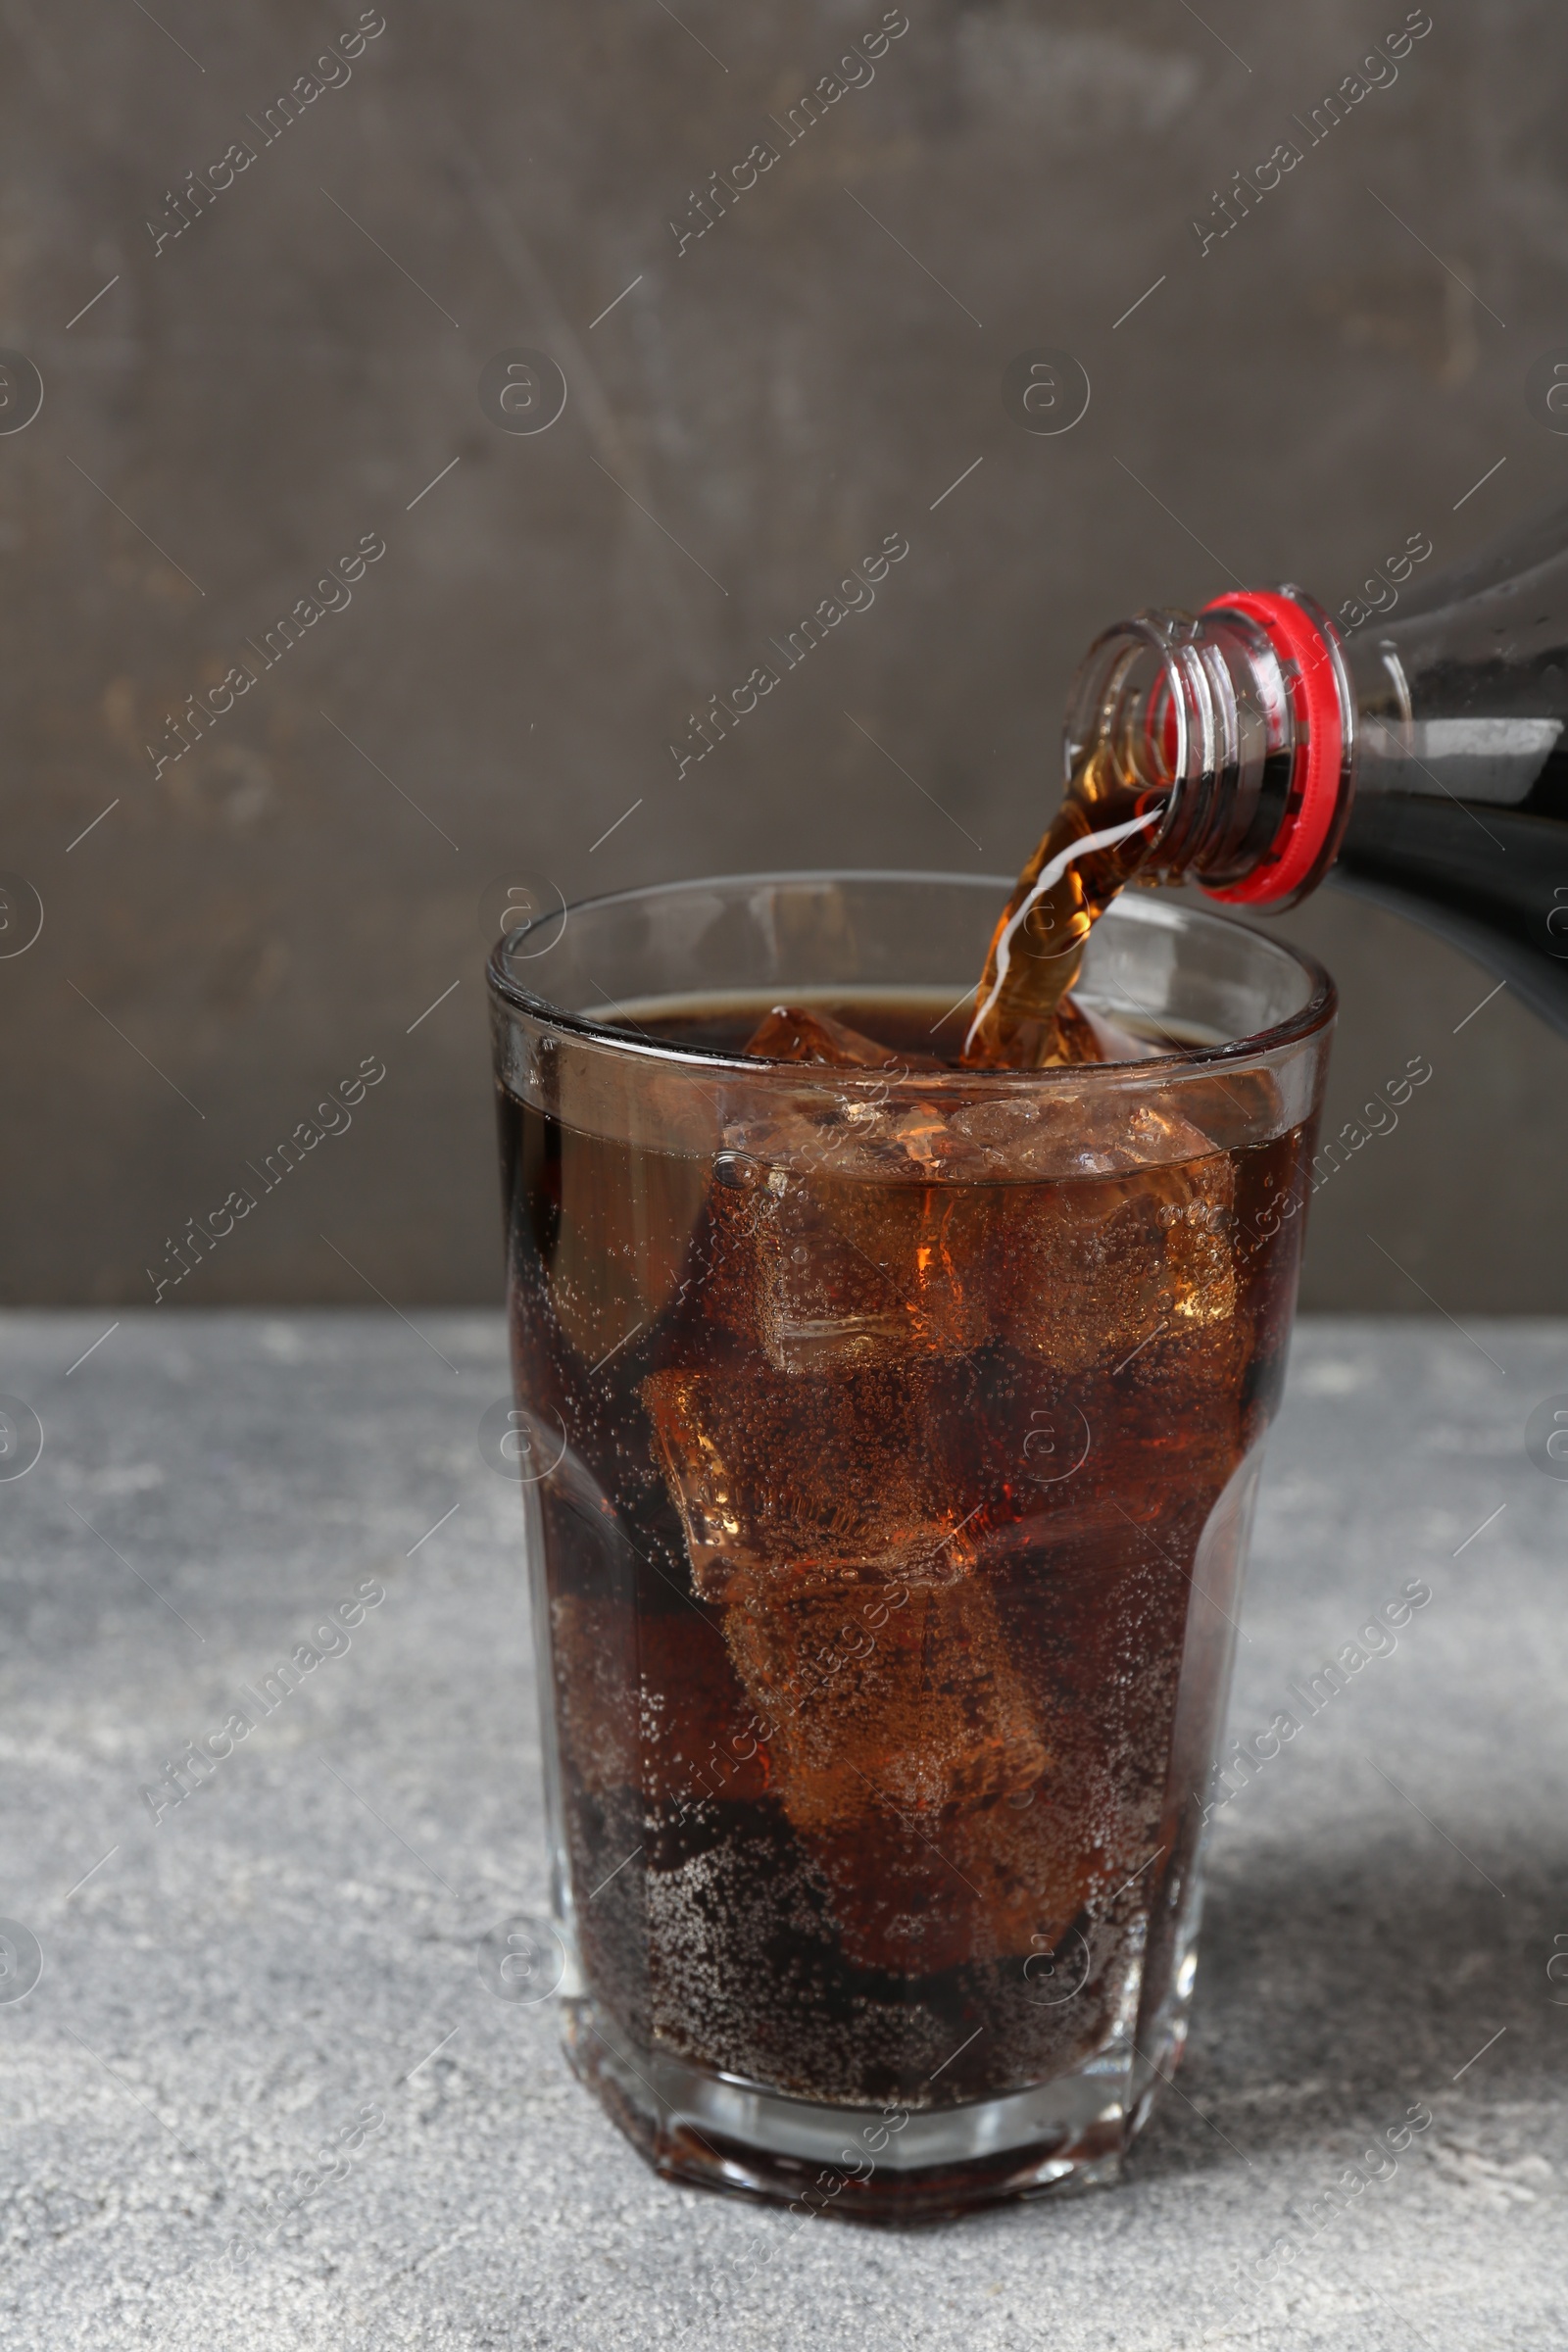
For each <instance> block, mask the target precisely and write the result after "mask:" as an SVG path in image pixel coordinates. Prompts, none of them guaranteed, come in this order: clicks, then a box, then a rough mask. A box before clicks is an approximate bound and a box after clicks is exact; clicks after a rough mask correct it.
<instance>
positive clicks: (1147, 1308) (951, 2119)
mask: <svg viewBox="0 0 1568 2352" xmlns="http://www.w3.org/2000/svg"><path fill="white" fill-rule="evenodd" d="M1007 889H1008V884H1007V883H1006V881H1005V880H991V879H986V878H976V877H973V876H952V875H927V874H898V873H839V874H834V873H826V874H821V873H810V874H777V875H759V876H743V877H736V878H731V879H723V880H716V881H701V882H689V883H680V884H671V885H662V886H660V887H657V888H653V889H648V890H639V891H632V892H628V893H625V894H622V895H620V896H618V897H613V898H606V899H600V900H597V901H594V902H591V903H589V904H587V905H585V906H579V907H572V908H571V909H569V911H567V910H564V909H562V908H561V907H557V908H556V911H555V912H554V913H553V914H552V913H540V914H538V915H536V916H535V917H534V918H533V919H532V920H530V921H528V922H526V923H523V924H522V925H521V926H520V927H518V928H516V929H515V930H513V931H512V932H511V933H510V934H509V935H508V936H507V937H506V938H504V939H503V940H502V941H501V943H500V944H499V945H498V947H497V948H496V950H495V952H494V954H493V956H492V957H491V963H490V985H491V1003H492V1007H493V1013H494V1029H495V1049H496V1073H497V1082H498V1096H499V1107H500V1121H501V1138H502V1156H503V1169H504V1192H505V1203H506V1218H507V1236H508V1276H509V1296H510V1314H511V1333H512V1350H513V1365H514V1373H515V1398H516V1401H515V1408H508V1439H507V1444H508V1446H510V1451H511V1458H512V1461H513V1464H514V1466H515V1474H516V1475H518V1476H519V1479H520V1484H521V1493H522V1496H523V1501H524V1544H525V1553H526V1559H527V1566H528V1573H529V1577H530V1580H531V1591H532V1599H533V1610H534V1627H535V1634H536V1642H537V1652H538V1666H539V1701H540V1709H541V1716H542V1722H543V1743H544V1751H545V1754H544V1764H545V1789H546V1803H547V1807H548V1817H549V1838H550V1849H551V1858H552V1868H553V1873H554V1901H555V1918H556V1930H557V1933H558V1934H559V1936H560V1939H561V1943H562V1947H563V1950H564V1955H565V1959H564V1971H565V1973H564V1982H563V1985H562V1992H563V1997H564V2006H565V2012H566V2020H567V2040H568V2047H569V2050H570V2054H571V2058H572V2062H573V2064H574V2065H575V2067H576V2069H577V2071H578V2073H579V2074H580V2075H581V2077H582V2078H583V2080H584V2081H585V2082H588V2083H590V2084H591V2085H592V2086H593V2088H594V2089H595V2091H596V2092H597V2093H598V2095H599V2096H600V2098H601V2099H602V2100H603V2102H604V2104H605V2105H606V2107H607V2108H608V2109H609V2111H610V2113H611V2114H612V2115H613V2118H614V2119H615V2121H616V2122H617V2123H618V2124H619V2125H620V2126H621V2128H622V2129H623V2130H624V2131H626V2133H627V2134H628V2135H629V2136H630V2138H631V2139H632V2140H633V2141H634V2142H635V2143H636V2145H637V2146H638V2147H639V2148H641V2149H642V2150H643V2151H644V2153H645V2154H646V2155H647V2156H648V2157H649V2158H650V2159H651V2160H652V2161H653V2162H654V2163H655V2164H656V2165H657V2166H658V2167H659V2168H660V2170H661V2171H662V2172H664V2173H666V2174H669V2175H672V2176H676V2177H679V2178H681V2179H684V2180H696V2181H703V2182H708V2183H711V2184H717V2185H725V2186H729V2187H734V2188H740V2189H745V2190H750V2191H752V2192H756V2193H761V2194H764V2195H768V2196H773V2197H777V2198H782V2199H786V2200H789V2201H792V2202H796V2203H798V2204H799V2206H800V2209H801V2210H802V2211H822V2210H828V2211H833V2212H837V2213H858V2214H862V2215H865V2216H867V2217H870V2218H883V2219H900V2220H902V2219H910V2218H916V2217H921V2216H930V2215H937V2214H946V2213H952V2212H954V2211H956V2210H957V2209H959V2208H961V2207H963V2206H966V2205H969V2204H973V2203H978V2202H983V2201H986V2200H991V2199H996V2198H1000V2197H1005V2196H1011V2195H1018V2194H1025V2193H1032V2192H1039V2191H1042V2190H1045V2189H1048V2188H1051V2187H1053V2186H1055V2185H1058V2184H1061V2183H1065V2182H1091V2181H1105V2180H1112V2179H1114V2178H1115V2177H1116V2175H1117V2173H1118V2170H1119V2168H1120V2165H1121V2162H1122V2159H1123V2156H1124V2154H1125V2151H1126V2149H1127V2147H1128V2145H1129V2143H1130V2141H1131V2139H1132V2137H1133V2135H1134V2133H1135V2132H1136V2131H1138V2129H1139V2128H1140V2126H1141V2125H1142V2124H1143V2122H1144V2120H1145V2118H1146V2117H1147V2115H1148V2113H1149V2111H1150V2107H1151V2103H1152V2099H1153V2097H1154V2095H1155V2094H1156V2092H1157V2091H1158V2090H1159V2088H1160V2087H1161V2084H1162V2082H1163V2080H1164V2078H1165V2077H1167V2076H1168V2075H1169V2074H1170V2073H1171V2071H1172V2069H1173V2067H1174V2066H1175V2065H1176V2063H1177V2061H1178V2059H1179V2056H1180V2053H1181V2048H1182V2044H1183V2040H1184V2036H1185V2032H1186V2021H1187V2015H1188V2008H1189V2004H1190V2001H1191V1998H1192V1991H1193V1981H1194V1973H1195V1968H1196V1962H1197V1939H1198V1928H1199V1912H1200V1905H1201V1850H1202V1830H1203V1821H1204V1817H1205V1813H1206V1810H1207V1808H1206V1806H1205V1802H1204V1790H1205V1786H1206V1784H1207V1782H1208V1780H1209V1777H1210V1773H1211V1768H1212V1765H1213V1760H1214V1755H1215V1749H1216V1743H1217V1740H1218V1738H1219V1734H1220V1731H1221V1728H1222V1725H1223V1719H1224V1709H1225V1701H1226V1691H1227V1685H1228V1680H1229V1675H1230V1667H1231V1656H1232V1647H1233V1643H1234V1640H1235V1635H1236V1616H1237V1611H1238V1608H1239V1605H1240V1604H1239V1585H1240V1580H1241V1575H1242V1569H1243V1560H1244V1553H1245V1550H1246V1544H1247V1535H1248V1527H1249V1522H1250V1512H1251V1507H1252V1500H1253V1495H1254V1492H1255V1489H1256V1485H1257V1477H1258V1470H1259V1464H1260V1459H1261V1452H1262V1446H1263V1441H1264V1436H1265V1433H1266V1431H1267V1427H1268V1423H1269V1420H1270V1417H1271V1415H1272V1413H1273V1410H1274V1406H1275V1403H1276V1400H1277V1398H1278V1396H1279V1391H1280V1385H1281V1380H1282V1376H1283V1372H1284V1365H1285V1353H1286V1346H1287V1341H1288V1337H1289V1331H1290V1323H1291V1317H1292V1312H1293V1309H1294V1303H1295V1294H1296V1282H1297V1269H1298V1263H1299V1253H1300V1243H1301V1232H1302V1224H1303V1215H1302V1210H1303V1205H1304V1199H1305V1190H1306V1184H1307V1179H1308V1168H1309V1162H1310V1157H1311V1152H1312V1141H1313V1129H1314V1123H1315V1120H1316V1117H1317V1113H1318V1108H1319V1104H1320V1101H1321V1096H1322V1089H1323V1082H1324V1075H1325V1069H1326V1064H1327V1058H1328V1049H1329V1041H1330V1035H1331V1031H1332V1027H1333V1021H1334V1009H1335V999H1334V990H1333V984H1332V982H1331V981H1330V980H1329V978H1328V976H1327V974H1326V973H1325V972H1323V971H1322V969H1321V968H1320V967H1319V966H1318V965H1317V964H1315V963H1313V962H1312V961H1311V960H1310V959H1309V958H1308V957H1306V956H1302V955H1300V954H1299V952H1297V951H1296V950H1295V949H1293V948H1291V947H1288V946H1286V945H1285V944H1284V943H1283V942H1282V941H1279V940H1277V939H1273V938H1269V937H1266V936H1264V935H1262V934H1260V933H1258V932H1255V931H1252V930H1250V929H1247V928H1245V927H1243V926H1242V925H1240V924H1239V923H1236V922H1234V921H1232V920H1229V919H1227V918H1225V917H1222V916H1217V915H1215V914H1212V913H1209V912H1206V911H1204V912H1201V911H1198V910H1197V909H1195V908H1193V907H1189V906H1187V905H1185V904H1181V903H1178V902H1177V901H1176V900H1175V898H1174V897H1173V896H1169V895H1156V894H1152V893H1147V894H1146V893H1135V894H1132V895H1130V896H1128V897H1125V898H1123V899H1121V900H1119V901H1118V902H1116V903H1115V904H1114V905H1113V906H1112V907H1110V909H1109V911H1108V912H1107V913H1106V914H1105V916H1104V917H1103V920H1102V921H1101V922H1100V923H1099V924H1098V925H1097V926H1096V928H1095V931H1094V933H1093V936H1092V938H1091V941H1090V944H1089V950H1088V955H1087V958H1086V962H1085V965H1084V970H1083V974H1082V977H1081V980H1080V983H1079V986H1078V989H1077V992H1076V994H1077V1002H1078V1003H1079V1005H1081V1006H1084V1007H1086V1008H1087V1009H1088V1010H1089V1011H1090V1012H1091V1013H1094V1014H1096V1015H1098V1016H1100V1017H1101V1018H1102V1019H1104V1020H1107V1021H1110V1022H1113V1023H1115V1024H1117V1025H1118V1026H1119V1028H1120V1030H1121V1031H1122V1032H1123V1033H1124V1035H1128V1036H1130V1040H1131V1041H1136V1049H1135V1047H1134V1045H1133V1044H1132V1043H1131V1042H1129V1044H1128V1046H1127V1048H1126V1050H1127V1051H1128V1052H1129V1053H1131V1052H1134V1051H1135V1050H1136V1052H1137V1054H1139V1055H1141V1057H1139V1058H1128V1059H1122V1060H1107V1061H1103V1062H1098V1063H1092V1064H1086V1065H1077V1066H1071V1067H1063V1068H1053V1069H1045V1070H1028V1071H1018V1070H985V1071H966V1070H961V1069H956V1068H951V1067H947V1066H943V1063H942V1061H941V1060H940V1059H938V1058H935V1057H937V1056H941V1055H943V1054H947V1055H948V1056H949V1057H950V1058H951V1057H952V1056H954V1055H956V1052H957V1048H958V1045H959V1044H960V1043H961V1039H962V1035H963V1029H964V1025H965V1021H966V1019H967V1015H968V1010H969V1008H970V1005H971V1003H972V992H973V983H974V978H975V975H976V974H977V973H978V972H979V970H980V967H981V963H982V961H983V958H984V955H985V950H986V944H987V940H988V938H989V935H990V932H991V928H992V925H993V923H994V921H995V918H996V913H997V909H998V907H1000V906H1001V904H1002V903H1003V901H1004V900H1005V896H1006V892H1007ZM773 1005H791V1006H796V1007H805V1008H806V1009H807V1010H808V1011H810V1010H812V1009H813V1008H814V1009H815V1010H816V1011H818V1012H821V1011H830V1012H833V1013H836V1014H837V1015H838V1017H840V1018H841V1019H844V1020H846V1021H849V1022H850V1023H851V1025H852V1026H854V1027H855V1028H857V1029H859V1030H861V1031H863V1032H865V1033H867V1034H869V1035H870V1036H872V1037H876V1038H880V1039H882V1040H884V1041H885V1042H886V1043H887V1044H888V1045H889V1046H890V1047H892V1048H894V1049H895V1052H894V1053H892V1054H890V1057H889V1060H888V1062H887V1063H886V1064H885V1065H884V1066H882V1067H865V1068H860V1067H838V1066H829V1065H826V1064H820V1063H810V1062H798V1061H795V1062H792V1061H777V1060H762V1059H758V1058H755V1057H749V1056H748V1055H747V1054H745V1053H744V1051H743V1047H744V1044H745V1041H746V1038H747V1037H748V1035H749V1034H750V1032H751V1030H752V1029H753V1028H754V1027H755V1026H756V1024H757V1023H758V1021H759V1020H760V1019H761V1018H762V1017H763V1016H764V1015H765V1014H766V1013H767V1011H768V1009H769V1008H770V1007H771V1006H773Z"/></svg>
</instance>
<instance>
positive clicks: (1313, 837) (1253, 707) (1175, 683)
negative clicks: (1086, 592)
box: [1064, 588, 1356, 907]
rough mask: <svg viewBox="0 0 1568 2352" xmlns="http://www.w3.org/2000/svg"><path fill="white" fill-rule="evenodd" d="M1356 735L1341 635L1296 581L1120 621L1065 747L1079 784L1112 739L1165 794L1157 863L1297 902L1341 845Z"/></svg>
mask: <svg viewBox="0 0 1568 2352" xmlns="http://www.w3.org/2000/svg"><path fill="white" fill-rule="evenodd" d="M1355 733H1356V729H1355V704H1354V701H1353V699H1352V695H1351V690H1350V682H1349V678H1348V673H1347V670H1346V665H1345V660H1344V656H1343V653H1342V651H1341V647H1340V639H1339V633H1338V631H1337V630H1336V628H1335V626H1334V623H1333V622H1332V621H1331V620H1330V619H1329V616H1328V614H1327V613H1325V612H1324V611H1323V610H1322V608H1321V607H1320V606H1318V605H1317V604H1315V603H1314V602H1313V600H1312V599H1311V598H1310V597H1308V596H1305V595H1303V594H1302V592H1301V591H1300V590H1299V589H1296V588H1287V589H1283V590H1279V591H1258V592H1247V593H1241V594H1238V595H1235V596H1230V597H1222V598H1219V599H1217V600H1216V601H1215V603H1213V604H1212V605H1210V606H1208V607H1207V608H1206V609H1205V611H1204V612H1203V613H1201V614H1199V615H1197V616H1196V617H1195V616H1194V615H1193V614H1191V613H1176V612H1152V613H1139V614H1138V615H1137V617H1136V618H1135V619H1133V620H1129V621H1123V622H1120V623H1118V624H1117V626H1116V627H1115V628H1112V629H1109V630H1107V631H1106V632H1105V634H1104V635H1103V637H1101V638H1100V639H1098V640H1097V642H1096V643H1095V645H1094V646H1092V647H1091V649H1090V652H1089V655H1088V657H1087V659H1086V660H1085V662H1084V663H1083V666H1082V667H1081V669H1080V670H1079V672H1078V676H1077V678H1076V679H1075V681H1074V683H1073V687H1072V691H1071V694H1070V696H1069V701H1068V710H1067V722H1066V734H1065V744H1064V750H1065V755H1066V762H1067V773H1068V777H1069V779H1070V778H1071V777H1072V776H1073V775H1075V774H1076V773H1077V772H1078V770H1079V768H1080V767H1081V765H1082V764H1083V762H1084V761H1085V760H1087V759H1089V758H1090V757H1091V756H1092V755H1093V753H1094V751H1095V749H1096V747H1097V746H1103V747H1104V748H1105V749H1107V750H1108V751H1109V753H1110V756H1111V758H1112V759H1113V760H1114V762H1115V765H1116V767H1117V769H1118V771H1119V773H1120V775H1121V776H1122V777H1123V778H1124V779H1125V781H1126V783H1127V785H1128V787H1129V788H1130V789H1131V790H1132V791H1134V792H1136V793H1138V794H1139V795H1140V796H1141V797H1147V799H1148V802H1149V805H1150V806H1151V807H1154V806H1158V805H1159V804H1160V803H1161V802H1163V804H1164V813H1163V816H1162V818H1161V821H1160V824H1159V826H1158V829H1157V831H1156V832H1155V833H1154V835H1153V839H1152V845H1151V848H1150V852H1149V856H1148V858H1147V860H1146V861H1145V863H1146V870H1147V869H1148V868H1152V869H1154V870H1157V871H1160V872H1165V873H1169V874H1172V875H1175V874H1190V875H1191V876H1192V878H1193V879H1194V881H1196V882H1198V883H1199V884H1200V885H1201V888H1202V889H1204V890H1205V891H1207V892H1208V893H1209V895H1210V896H1211V897H1214V898H1218V899H1225V900H1228V901H1231V902H1233V903H1234V904H1237V905H1240V906H1252V907H1263V906H1268V907H1287V906H1293V905H1294V904H1295V903H1296V901H1297V900H1299V899H1300V898H1303V897H1304V896H1305V895H1306V893H1307V892H1308V891H1310V890H1313V889H1314V888H1315V887H1316V885H1317V884H1318V882H1319V881H1321V879H1322V877H1323V875H1324V873H1325V872H1326V871H1327V869H1328V867H1329V866H1330V865H1331V864H1332V863H1333V861H1334V858H1335V855H1336V853H1337V852H1338V850H1339V846H1340V841H1341V838H1342V836H1343V834H1344V831H1345V826H1346V823H1347V820H1348V816H1349V812H1350V802H1351V798H1352V794H1353V789H1354V757H1355Z"/></svg>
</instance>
